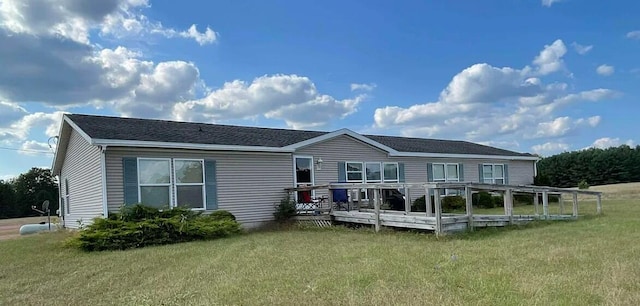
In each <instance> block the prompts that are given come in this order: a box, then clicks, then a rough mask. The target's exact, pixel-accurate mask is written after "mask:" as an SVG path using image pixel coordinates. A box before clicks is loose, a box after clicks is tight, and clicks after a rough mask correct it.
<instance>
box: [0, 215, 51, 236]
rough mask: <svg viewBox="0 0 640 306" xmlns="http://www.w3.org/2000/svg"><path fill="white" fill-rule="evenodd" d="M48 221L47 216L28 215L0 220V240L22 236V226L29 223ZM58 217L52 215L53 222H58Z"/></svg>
mask: <svg viewBox="0 0 640 306" xmlns="http://www.w3.org/2000/svg"><path fill="white" fill-rule="evenodd" d="M43 221H45V222H46V221H47V217H28V218H16V219H2V220H0V240H7V239H14V238H19V237H20V227H21V226H22V225H24V224H29V223H40V222H43ZM57 221H58V218H57V217H51V222H52V223H53V222H57Z"/></svg>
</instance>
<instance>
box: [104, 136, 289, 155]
mask: <svg viewBox="0 0 640 306" xmlns="http://www.w3.org/2000/svg"><path fill="white" fill-rule="evenodd" d="M92 144H93V145H106V146H117V147H141V148H164V149H194V150H210V151H243V152H276V153H293V150H291V149H287V148H278V147H261V146H235V145H215V144H201V143H181V142H162V141H141V140H118V139H93V143H92Z"/></svg>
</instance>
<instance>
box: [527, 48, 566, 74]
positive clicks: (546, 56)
mask: <svg viewBox="0 0 640 306" xmlns="http://www.w3.org/2000/svg"><path fill="white" fill-rule="evenodd" d="M566 53H567V47H566V46H565V45H564V43H563V42H562V40H560V39H558V40H556V41H554V42H553V43H552V44H551V45H545V46H544V49H542V51H540V54H539V55H538V56H536V58H535V59H534V60H533V64H534V66H536V67H537V72H538V73H539V74H541V75H547V74H550V73H553V72H556V71H559V70H562V69H564V61H563V60H562V57H563V56H564V55H565V54H566Z"/></svg>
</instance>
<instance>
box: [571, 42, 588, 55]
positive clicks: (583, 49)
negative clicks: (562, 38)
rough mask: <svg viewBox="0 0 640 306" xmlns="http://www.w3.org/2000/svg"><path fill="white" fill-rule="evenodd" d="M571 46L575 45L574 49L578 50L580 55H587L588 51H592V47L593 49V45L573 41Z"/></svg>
mask: <svg viewBox="0 0 640 306" xmlns="http://www.w3.org/2000/svg"><path fill="white" fill-rule="evenodd" d="M571 46H572V47H573V50H575V51H576V53H578V54H580V55H585V54H587V53H589V51H591V49H593V45H588V46H583V45H581V44H579V43H577V42H575V41H574V42H573V43H571Z"/></svg>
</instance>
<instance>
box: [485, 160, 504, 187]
mask: <svg viewBox="0 0 640 306" xmlns="http://www.w3.org/2000/svg"><path fill="white" fill-rule="evenodd" d="M482 180H483V183H486V184H504V183H505V181H504V165H503V164H483V165H482Z"/></svg>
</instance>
